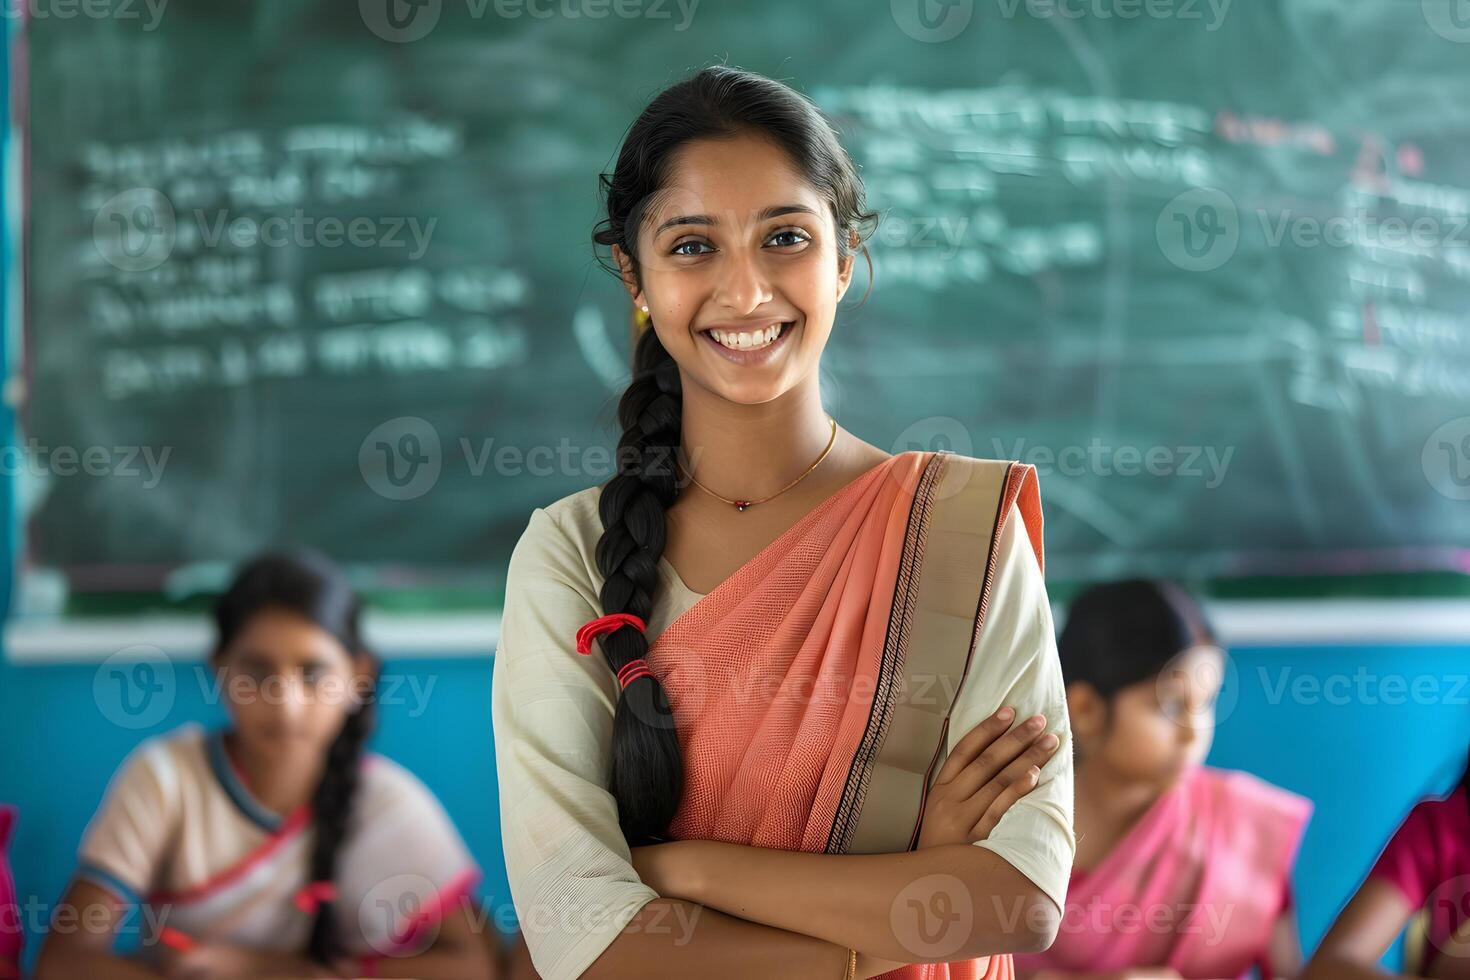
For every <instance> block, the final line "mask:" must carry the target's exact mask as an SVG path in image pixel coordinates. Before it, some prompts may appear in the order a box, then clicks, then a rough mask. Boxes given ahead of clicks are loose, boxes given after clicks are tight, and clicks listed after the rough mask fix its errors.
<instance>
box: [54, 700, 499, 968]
mask: <svg viewBox="0 0 1470 980" xmlns="http://www.w3.org/2000/svg"><path fill="white" fill-rule="evenodd" d="M223 736H224V730H223V729H205V728H204V727H203V726H200V725H198V724H195V723H190V724H186V725H183V726H181V727H180V728H177V729H175V730H174V731H172V732H169V733H166V734H164V735H159V736H155V737H154V738H150V739H148V740H147V741H145V742H143V743H142V744H141V745H139V746H138V747H137V748H135V749H134V750H133V751H132V752H131V753H130V754H129V756H128V758H127V759H126V760H125V761H124V763H123V765H122V766H121V767H120V768H119V769H118V771H117V773H116V774H115V775H114V776H113V777H112V780H111V782H110V783H109V784H108V787H107V793H106V796H105V798H104V799H103V801H102V805H101V806H100V807H99V808H98V810H97V812H96V814H95V815H94V816H93V817H92V820H91V822H90V823H89V824H88V825H87V830H86V833H85V834H84V837H83V841H82V845H81V849H80V855H79V858H80V860H79V868H78V874H79V875H80V876H81V877H84V878H86V879H88V880H89V881H92V882H94V883H96V884H98V885H100V886H102V887H104V888H106V889H107V890H108V891H110V892H112V893H113V894H114V895H116V896H117V897H118V898H119V899H120V900H121V901H122V902H124V903H126V904H128V905H132V906H141V907H142V908H141V909H140V911H141V912H142V916H141V917H140V919H139V923H138V927H139V929H140V930H141V932H142V935H143V937H144V946H143V948H142V949H141V950H140V952H141V953H142V954H143V955H144V956H150V955H152V953H153V952H154V951H156V950H157V948H158V947H157V946H156V945H154V944H153V943H152V942H151V938H152V934H153V933H154V932H155V931H157V930H159V929H162V928H165V927H166V928H168V929H173V930H178V931H179V932H182V933H184V934H186V935H187V936H189V937H192V938H194V939H196V940H200V941H217V942H230V943H236V944H239V945H242V946H248V947H252V948H255V949H261V950H270V951H275V952H304V951H305V949H306V946H307V942H308V939H309V937H310V934H311V927H312V921H313V918H314V915H313V912H312V909H313V906H312V904H311V901H310V896H311V894H312V889H310V888H308V887H307V886H308V885H309V884H310V882H309V880H308V872H309V870H310V861H311V851H312V846H313V844H314V841H315V836H316V834H315V830H314V829H313V825H312V813H311V809H310V806H309V805H303V806H302V807H300V808H299V809H298V810H297V811H296V812H294V813H291V814H288V815H284V816H283V815H281V814H277V813H274V812H272V811H271V810H269V809H267V808H266V807H265V806H263V805H262V804H261V803H260V802H259V801H258V800H257V799H255V797H254V796H252V795H251V793H250V790H249V787H248V786H247V785H246V781H245V779H244V775H243V773H242V772H241V771H240V770H239V768H238V767H236V766H235V765H234V763H233V762H232V761H231V759H230V757H229V753H228V751H227V750H226V748H225V743H224V738H223ZM361 765H362V772H361V776H360V781H359V783H358V787H357V791H356V794H355V796H354V797H353V803H352V812H351V815H350V816H349V818H348V823H347V832H346V834H345V836H344V838H343V841H342V843H341V845H340V851H339V852H338V856H337V873H336V876H335V879H334V881H333V882H332V886H333V888H334V890H335V894H336V900H335V901H336V904H335V906H334V908H335V910H336V925H337V929H338V930H339V939H340V941H341V944H342V948H343V949H344V950H345V951H346V952H347V953H349V954H356V955H372V954H378V955H393V954H402V953H405V952H411V951H414V950H415V949H417V948H419V947H421V946H423V945H425V944H426V943H427V942H428V941H430V940H431V938H432V935H433V933H434V931H435V929H436V927H437V922H438V920H439V917H440V916H441V915H442V914H443V912H444V911H446V910H447V909H450V908H452V907H454V906H455V905H456V904H457V903H458V901H459V900H460V898H461V897H462V896H466V895H469V894H470V893H471V892H472V890H473V889H474V887H475V886H476V884H477V883H478V882H479V880H480V877H481V872H480V869H479V867H478V866H477V865H476V864H475V861H474V859H473V857H471V855H470V853H469V850H468V848H466V846H465V844H464V842H463V840H462V839H461V838H460V836H459V833H458V832H457V831H456V830H455V828H454V825H453V823H452V822H451V821H450V820H449V817H448V815H447V814H446V813H445V812H444V809H443V807H442V806H441V805H440V803H439V801H438V800H437V799H436V798H435V797H434V795H433V794H432V793H431V792H429V790H428V789H427V788H426V787H425V786H424V785H423V784H422V783H421V782H419V780H418V779H417V778H415V777H414V776H413V775H412V774H411V773H409V772H408V771H407V770H406V769H404V768H403V767H402V766H400V765H398V764H397V763H395V762H393V761H392V760H391V759H388V758H386V757H384V756H380V755H376V754H374V753H370V752H366V753H364V754H363V756H362V760H361Z"/></svg>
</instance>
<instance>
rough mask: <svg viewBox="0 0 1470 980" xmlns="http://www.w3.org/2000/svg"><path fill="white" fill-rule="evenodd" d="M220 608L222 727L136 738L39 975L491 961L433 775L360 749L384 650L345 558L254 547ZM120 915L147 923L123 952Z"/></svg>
mask: <svg viewBox="0 0 1470 980" xmlns="http://www.w3.org/2000/svg"><path fill="white" fill-rule="evenodd" d="M214 619H215V625H216V627H217V636H216V643H215V648H214V651H213V655H212V661H211V663H212V666H213V667H214V669H215V671H216V678H217V680H218V682H219V690H221V691H222V692H224V694H225V697H226V706H227V708H228V710H229V713H230V724H229V725H227V726H224V727H222V728H219V729H215V730H207V729H205V728H203V727H202V726H200V725H198V724H197V723H188V724H185V725H183V726H181V727H179V728H177V729H175V730H173V731H171V732H167V733H165V734H162V735H158V736H154V737H152V738H149V739H148V740H146V741H145V742H143V744H141V745H139V746H138V747H137V748H136V749H134V750H133V752H132V753H130V755H129V756H128V758H127V759H126V760H125V761H124V763H123V765H122V768H121V769H120V770H119V771H118V772H117V773H116V774H115V775H114V776H113V778H112V781H111V783H110V784H109V786H108V788H107V793H106V796H105V798H104V799H103V801H102V805H101V807H100V808H99V809H98V810H97V813H96V815H95V816H94V817H93V818H92V820H91V822H90V823H89V825H88V827H87V830H86V833H85V836H84V839H83V841H82V845H81V849H80V861H79V867H78V869H77V873H76V876H75V877H74V879H73V881H72V883H71V885H70V887H69V888H68V889H67V892H66V895H65V896H64V897H63V899H62V901H61V906H60V909H58V913H57V916H56V917H54V918H53V920H52V925H51V932H50V934H49V935H48V937H47V939H46V941H45V945H44V946H43V948H42V951H41V957H40V962H39V963H38V965H37V972H36V975H37V977H38V978H40V980H50V978H53V977H68V978H69V977H101V976H105V977H120V978H126V977H152V976H159V975H160V974H164V975H168V976H171V977H172V976H187V977H259V976H298V977H300V976H337V975H346V976H400V977H402V976H414V977H451V976H452V977H470V976H474V977H486V976H492V975H493V966H492V965H491V959H490V954H489V951H488V949H487V947H486V944H485V942H484V941H483V938H482V937H481V936H480V935H478V934H477V933H476V931H475V930H476V927H477V920H476V918H475V916H474V914H473V911H474V905H473V899H472V897H471V895H472V888H473V887H474V885H475V884H476V882H477V881H478V880H479V878H480V870H479V868H478V867H477V866H476V865H475V863H474V860H473V858H472V857H471V856H470V854H469V852H468V850H467V849H466V848H465V845H464V843H463V841H461V839H460V837H459V835H458V833H457V832H456V831H455V828H454V826H453V825H452V824H451V823H450V821H449V818H448V816H447V815H446V814H445V812H444V810H443V808H442V807H441V806H440V804H439V802H438V800H436V799H435V798H434V796H433V795H432V794H431V793H430V792H429V790H428V789H427V788H425V787H424V786H423V785H422V784H421V783H420V782H419V781H418V780H417V779H416V778H414V777H413V776H412V775H411V774H410V773H408V772H407V770H405V769H403V768H402V767H401V766H399V765H397V764H396V763H394V762H392V761H391V760H389V759H387V758H385V757H383V756H379V755H376V754H373V753H370V752H367V751H366V750H365V747H364V746H365V743H366V742H367V739H368V736H369V734H370V733H371V732H372V728H373V720H374V695H375V691H376V681H377V674H378V664H377V660H376V658H375V657H374V656H373V655H372V654H371V653H370V652H369V651H368V650H367V649H366V648H365V647H364V644H363V641H362V637H361V633H360V630H359V619H360V603H359V601H358V598H357V596H356V595H354V594H353V592H352V590H351V589H350V588H349V587H348V585H347V584H346V582H345V580H344V578H343V577H342V576H341V574H340V572H339V571H338V570H337V569H336V568H335V567H334V566H333V565H331V564H330V563H329V562H327V561H326V560H325V559H322V558H320V557H319V556H316V555H313V554H270V555H264V556H261V557H259V558H257V559H255V560H254V561H252V562H250V563H249V564H248V565H246V566H245V567H244V568H243V569H242V570H241V571H240V572H239V573H238V574H237V576H236V578H235V580H234V581H233V583H232V584H231V585H230V587H229V588H228V590H227V591H226V592H225V593H224V594H223V595H222V596H220V598H219V599H218V601H217V603H216V605H215V608H214ZM63 915H65V916H66V918H65V919H63V918H62V916H63ZM129 916H131V917H132V918H133V928H137V929H140V931H141V932H142V934H143V940H142V943H141V946H140V949H139V953H138V955H137V956H128V957H123V956H119V955H117V954H115V953H114V952H113V949H112V947H113V945H114V940H115V938H116V934H117V932H118V931H119V929H118V927H119V925H121V924H122V923H123V920H124V919H125V917H129ZM68 920H69V921H70V923H71V925H70V926H67V925H64V923H65V922H67V921H68ZM78 922H81V923H86V924H89V926H90V927H86V928H77V927H76V923H78ZM96 924H102V925H105V928H99V927H97V925H96Z"/></svg>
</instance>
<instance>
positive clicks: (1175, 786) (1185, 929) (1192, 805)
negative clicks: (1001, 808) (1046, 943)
mask: <svg viewBox="0 0 1470 980" xmlns="http://www.w3.org/2000/svg"><path fill="white" fill-rule="evenodd" d="M1061 656H1062V669H1063V672H1064V673H1065V675H1066V678H1067V684H1068V694H1069V703H1070V705H1071V706H1072V707H1071V710H1072V715H1073V725H1074V730H1075V731H1076V732H1077V738H1078V752H1079V756H1080V757H1081V760H1080V765H1079V767H1078V796H1077V820H1078V829H1079V838H1083V839H1085V835H1086V834H1087V833H1088V831H1089V829H1090V830H1091V831H1092V832H1093V833H1096V834H1097V835H1098V836H1099V838H1100V839H1101V840H1103V841H1110V840H1115V839H1116V840H1117V843H1115V844H1112V845H1111V846H1109V847H1107V849H1106V851H1105V853H1103V854H1102V855H1101V856H1100V858H1099V857H1098V856H1097V855H1095V854H1089V853H1088V852H1087V850H1086V849H1085V848H1081V847H1079V857H1078V863H1079V865H1083V864H1084V863H1090V866H1088V867H1087V868H1086V870H1081V869H1074V871H1073V873H1072V876H1071V880H1070V883H1069V885H1068V889H1067V905H1066V909H1065V911H1064V914H1063V917H1062V924H1061V928H1060V930H1059V932H1058V936H1057V940H1056V942H1055V943H1053V944H1052V946H1051V948H1050V949H1048V950H1046V951H1045V952H1044V953H1038V954H1034V955H1025V956H1018V957H1017V958H1016V966H1017V970H1018V971H1019V973H1020V974H1021V975H1022V976H1025V977H1045V978H1059V977H1065V976H1070V975H1072V974H1073V973H1078V974H1086V975H1088V976H1092V975H1094V974H1096V973H1098V972H1110V971H1123V972H1126V971H1128V970H1145V971H1146V970H1148V969H1150V968H1154V969H1158V968H1163V969H1167V970H1172V971H1175V974H1177V975H1178V976H1182V977H1200V978H1233V977H1241V976H1244V975H1246V974H1247V973H1248V971H1250V969H1251V968H1252V967H1257V968H1259V969H1260V970H1261V975H1262V976H1264V977H1267V978H1269V977H1272V976H1275V975H1277V971H1278V970H1282V971H1285V973H1286V974H1291V973H1294V972H1295V970H1296V968H1297V966H1299V962H1288V963H1282V962H1273V961H1272V951H1273V949H1275V948H1278V947H1279V943H1280V942H1281V940H1280V937H1279V935H1278V934H1279V933H1291V934H1292V942H1293V944H1294V925H1293V924H1292V923H1291V921H1290V917H1289V914H1288V913H1289V911H1290V875H1291V868H1292V863H1293V861H1294V859H1295V855H1296V852H1297V849H1298V846H1299V844H1300V842H1301V838H1302V833H1303V831H1304V829H1305V826H1306V823H1307V819H1308V817H1309V816H1310V814H1311V809H1312V805H1311V802H1310V801H1309V800H1307V799H1305V798H1303V797H1300V796H1298V795H1296V794H1294V793H1290V792H1287V791H1286V790H1283V789H1279V788H1277V787H1275V786H1272V785H1271V784H1269V783H1267V782H1265V781H1263V780H1261V779H1258V778H1256V777H1255V776H1252V775H1250V774H1248V773H1244V772H1234V771H1228V770H1222V769H1214V768H1210V767H1207V766H1204V765H1202V764H1201V761H1202V759H1203V757H1204V755H1205V753H1206V751H1207V750H1208V748H1209V741H1210V732H1211V730H1212V728H1213V724H1214V700H1215V697H1216V695H1217V693H1218V690H1219V686H1220V677H1221V675H1222V671H1221V669H1220V668H1221V666H1222V664H1221V661H1220V658H1221V656H1222V651H1220V650H1219V648H1218V647H1216V646H1214V639H1213V634H1212V633H1211V632H1210V630H1209V627H1208V626H1207V625H1206V624H1205V622H1204V620H1203V617H1202V616H1201V615H1200V612H1199V609H1198V607H1197V606H1196V604H1195V603H1194V602H1193V600H1192V599H1190V598H1189V597H1188V596H1187V595H1186V594H1185V593H1184V592H1183V591H1182V590H1181V589H1179V588H1178V587H1177V586H1173V585H1172V584H1170V583H1163V582H1152V581H1143V580H1132V581H1128V582H1117V583H1110V584H1109V585H1105V586H1099V587H1096V588H1094V589H1093V590H1091V591H1089V592H1086V593H1084V594H1083V595H1081V596H1079V597H1078V599H1077V600H1076V601H1075V602H1074V603H1073V607H1072V615H1071V617H1070V619H1069V621H1068V623H1067V629H1066V631H1065V632H1064V633H1063V634H1062V641H1061ZM1150 787H1157V789H1158V791H1157V794H1156V795H1154V796H1153V797H1152V802H1150V803H1148V804H1147V806H1146V807H1145V808H1144V809H1143V812H1142V813H1141V815H1139V816H1138V817H1137V818H1136V819H1135V820H1134V821H1133V822H1132V823H1131V825H1129V826H1126V827H1123V828H1122V833H1121V836H1118V830H1119V828H1118V827H1117V826H1116V825H1115V823H1114V821H1113V817H1114V814H1113V813H1110V812H1107V811H1108V810H1110V809H1111V808H1110V807H1108V806H1107V804H1106V803H1105V802H1099V801H1100V800H1103V801H1105V800H1107V799H1112V800H1119V799H1124V798H1132V799H1140V798H1142V799H1148V798H1149V793H1150ZM1293 959H1295V958H1293ZM1170 975H1174V974H1170Z"/></svg>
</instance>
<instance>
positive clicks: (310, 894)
mask: <svg viewBox="0 0 1470 980" xmlns="http://www.w3.org/2000/svg"><path fill="white" fill-rule="evenodd" d="M293 900H294V901H295V902H296V907H297V908H298V909H300V910H301V911H303V912H305V913H306V914H307V915H314V914H315V913H316V907H317V906H318V905H320V904H321V903H322V902H334V901H336V900H337V886H336V885H334V884H332V883H331V882H330V881H313V882H309V883H307V884H305V885H302V886H301V887H300V888H299V889H298V890H297V892H296V895H295V898H294V899H293Z"/></svg>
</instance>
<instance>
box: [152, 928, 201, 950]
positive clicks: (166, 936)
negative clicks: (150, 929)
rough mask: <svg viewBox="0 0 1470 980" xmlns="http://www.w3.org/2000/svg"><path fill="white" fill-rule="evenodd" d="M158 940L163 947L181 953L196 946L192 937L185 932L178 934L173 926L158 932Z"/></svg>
mask: <svg viewBox="0 0 1470 980" xmlns="http://www.w3.org/2000/svg"><path fill="white" fill-rule="evenodd" d="M158 938H159V940H160V941H161V942H162V943H163V944H164V945H165V946H168V947H170V948H172V949H176V950H178V951H179V952H181V953H187V952H188V951H189V950H191V949H193V948H194V947H195V945H196V943H195V942H194V937H193V936H191V935H189V934H188V933H187V932H180V931H179V930H177V929H175V928H174V927H173V926H164V927H163V928H162V929H160V930H158Z"/></svg>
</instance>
